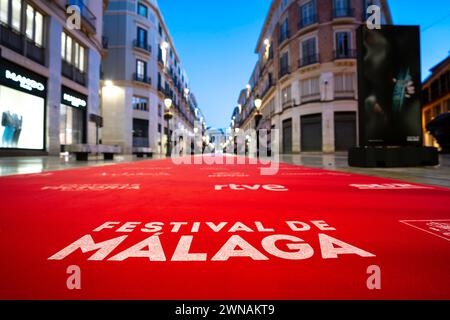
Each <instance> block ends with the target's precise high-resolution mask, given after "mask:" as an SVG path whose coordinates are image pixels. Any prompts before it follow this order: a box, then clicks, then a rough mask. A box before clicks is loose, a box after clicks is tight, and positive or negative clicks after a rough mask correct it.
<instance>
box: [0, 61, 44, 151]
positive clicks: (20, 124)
mask: <svg viewBox="0 0 450 320" xmlns="http://www.w3.org/2000/svg"><path fill="white" fill-rule="evenodd" d="M46 87H47V79H46V78H44V77H42V76H40V75H37V74H35V73H33V72H30V71H28V70H26V69H24V68H22V67H20V66H18V65H15V64H13V63H11V62H9V61H7V60H1V61H0V116H1V126H0V139H1V140H0V143H1V144H0V148H2V149H30V150H43V149H45V138H44V136H45V98H46V94H47V93H46Z"/></svg>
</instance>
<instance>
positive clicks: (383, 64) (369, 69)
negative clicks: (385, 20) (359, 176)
mask: <svg viewBox="0 0 450 320" xmlns="http://www.w3.org/2000/svg"><path fill="white" fill-rule="evenodd" d="M357 37H358V41H357V42H358V93H359V140H360V146H376V145H380V146H413V145H422V126H421V110H420V109H421V100H420V92H421V71H420V30H419V27H416V26H382V28H381V29H379V30H369V29H368V28H367V27H366V26H363V27H360V28H359V29H358V32H357Z"/></svg>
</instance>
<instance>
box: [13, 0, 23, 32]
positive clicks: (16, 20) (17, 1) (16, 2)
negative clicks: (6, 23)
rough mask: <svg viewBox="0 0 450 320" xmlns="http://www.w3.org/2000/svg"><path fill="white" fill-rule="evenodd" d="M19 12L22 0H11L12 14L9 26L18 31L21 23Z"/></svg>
mask: <svg viewBox="0 0 450 320" xmlns="http://www.w3.org/2000/svg"><path fill="white" fill-rule="evenodd" d="M21 12H22V0H12V16H11V26H12V27H13V29H15V30H17V31H20V24H21V20H22V19H21Z"/></svg>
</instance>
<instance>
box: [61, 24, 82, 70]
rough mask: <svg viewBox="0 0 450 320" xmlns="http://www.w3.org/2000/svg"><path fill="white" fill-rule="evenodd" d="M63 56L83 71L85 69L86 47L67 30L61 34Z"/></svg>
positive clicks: (66, 60)
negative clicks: (68, 33) (67, 32)
mask: <svg viewBox="0 0 450 320" xmlns="http://www.w3.org/2000/svg"><path fill="white" fill-rule="evenodd" d="M61 57H62V59H63V60H64V61H65V62H67V63H69V64H71V65H73V66H74V67H75V68H77V69H78V70H80V71H81V72H84V71H85V49H84V47H83V46H82V45H80V44H79V43H78V42H77V41H75V40H74V39H72V37H70V36H69V35H67V34H66V33H65V32H63V33H62V34H61Z"/></svg>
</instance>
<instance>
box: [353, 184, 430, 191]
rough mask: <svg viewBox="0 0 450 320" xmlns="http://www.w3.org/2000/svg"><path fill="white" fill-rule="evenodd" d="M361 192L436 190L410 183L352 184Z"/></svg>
mask: <svg viewBox="0 0 450 320" xmlns="http://www.w3.org/2000/svg"><path fill="white" fill-rule="evenodd" d="M350 187H354V188H357V189H360V190H414V189H434V188H433V187H426V186H419V185H414V184H408V183H382V184H375V183H373V184H351V185H350Z"/></svg>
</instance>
